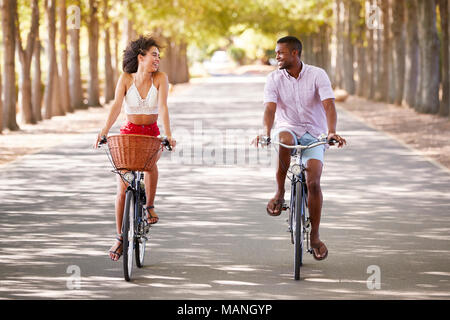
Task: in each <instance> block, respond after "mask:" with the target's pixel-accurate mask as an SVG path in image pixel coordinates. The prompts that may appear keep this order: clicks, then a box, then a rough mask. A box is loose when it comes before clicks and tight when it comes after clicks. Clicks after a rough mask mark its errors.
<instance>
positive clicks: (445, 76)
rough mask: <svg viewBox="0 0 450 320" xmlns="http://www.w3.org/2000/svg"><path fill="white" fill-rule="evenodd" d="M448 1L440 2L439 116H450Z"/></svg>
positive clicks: (442, 0)
mask: <svg viewBox="0 0 450 320" xmlns="http://www.w3.org/2000/svg"><path fill="white" fill-rule="evenodd" d="M448 7H449V5H448V0H439V12H440V16H441V32H442V64H441V65H442V68H441V70H442V101H441V105H440V108H439V115H441V116H447V115H450V97H449V94H450V92H449V89H450V87H449V86H450V82H449V76H450V74H449V70H450V68H449V37H448V33H449V30H448V27H449V23H448V9H449V8H448Z"/></svg>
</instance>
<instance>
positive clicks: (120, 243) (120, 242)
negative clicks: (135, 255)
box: [109, 235, 123, 261]
mask: <svg viewBox="0 0 450 320" xmlns="http://www.w3.org/2000/svg"><path fill="white" fill-rule="evenodd" d="M121 238H122V236H119V235H118V236H117V237H116V241H117V242H119V245H118V246H117V248H116V250H114V251H112V250H109V253H110V254H111V253H112V254H115V255H118V258H117V260H114V259H113V258H112V257H111V255H110V258H111V260H112V261H118V260H119V259H120V257H121V256H122V252H123V251H120V252H118V250H119V249H122V250H123V239H121Z"/></svg>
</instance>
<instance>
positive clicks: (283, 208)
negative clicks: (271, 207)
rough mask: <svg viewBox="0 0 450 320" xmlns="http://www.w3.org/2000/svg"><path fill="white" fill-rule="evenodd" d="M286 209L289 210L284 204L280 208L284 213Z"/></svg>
mask: <svg viewBox="0 0 450 320" xmlns="http://www.w3.org/2000/svg"><path fill="white" fill-rule="evenodd" d="M288 209H289V207H288V206H287V205H286V204H283V207H282V208H281V210H283V211H286V210H288Z"/></svg>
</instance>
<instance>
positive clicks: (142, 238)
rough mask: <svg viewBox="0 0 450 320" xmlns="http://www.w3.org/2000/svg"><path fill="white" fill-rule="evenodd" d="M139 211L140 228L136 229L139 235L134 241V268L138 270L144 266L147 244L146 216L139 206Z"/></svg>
mask: <svg viewBox="0 0 450 320" xmlns="http://www.w3.org/2000/svg"><path fill="white" fill-rule="evenodd" d="M139 210H140V211H141V218H140V219H138V220H139V221H140V222H139V223H140V226H139V228H138V230H139V235H138V236H137V237H136V240H135V248H136V249H135V250H134V252H135V257H136V266H137V267H138V268H142V267H143V266H144V257H145V245H146V243H147V233H148V232H147V231H146V229H147V227H146V222H145V219H146V215H145V209H144V207H143V206H142V205H140V206H139Z"/></svg>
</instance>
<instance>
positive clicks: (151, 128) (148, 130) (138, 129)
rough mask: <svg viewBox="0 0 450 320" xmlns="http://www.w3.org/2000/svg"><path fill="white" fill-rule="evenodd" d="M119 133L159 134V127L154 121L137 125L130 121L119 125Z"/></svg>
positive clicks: (153, 135) (154, 135)
mask: <svg viewBox="0 0 450 320" xmlns="http://www.w3.org/2000/svg"><path fill="white" fill-rule="evenodd" d="M120 134H141V135H144V136H152V137H156V136H159V134H160V133H159V128H158V124H157V123H156V122H153V123H152V124H148V125H137V124H134V123H132V122H130V121H128V122H127V123H126V124H124V125H123V126H122V127H120Z"/></svg>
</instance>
